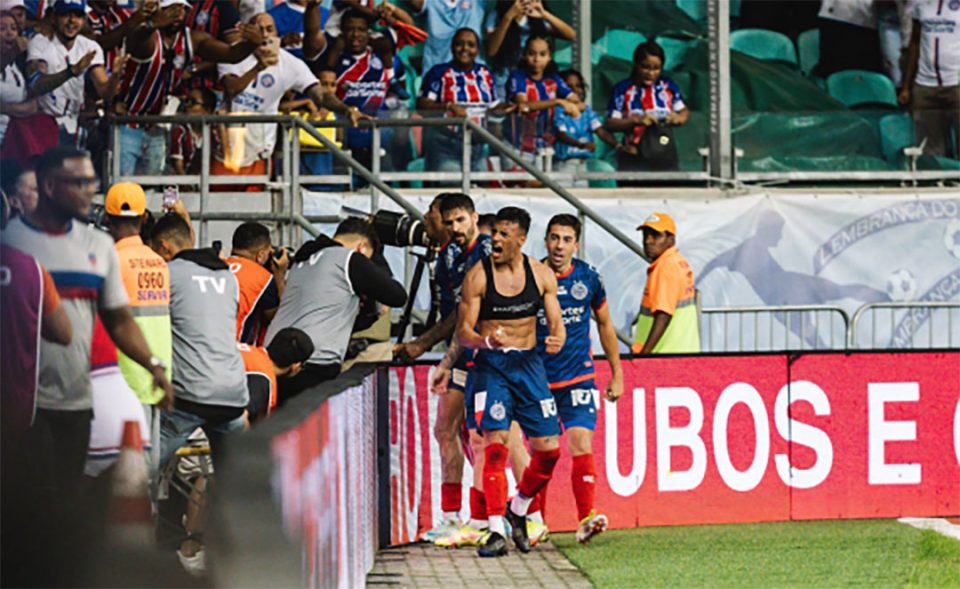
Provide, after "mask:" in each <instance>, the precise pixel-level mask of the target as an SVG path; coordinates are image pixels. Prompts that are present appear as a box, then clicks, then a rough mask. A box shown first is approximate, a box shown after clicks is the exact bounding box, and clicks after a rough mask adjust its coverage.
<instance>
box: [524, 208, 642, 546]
mask: <svg viewBox="0 0 960 589" xmlns="http://www.w3.org/2000/svg"><path fill="white" fill-rule="evenodd" d="M544 242H545V245H546V247H547V258H546V260H545V261H546V263H547V266H549V268H550V269H551V270H553V272H554V274H556V277H557V298H558V299H559V301H560V309H561V311H562V314H563V325H564V328H565V329H566V332H567V341H566V344H564V346H563V349H562V350H560V352H559V353H558V354H550V353H548V351H549V350H548V347H547V344H546V342H547V340H548V339H549V336H550V328H549V324H548V321H547V317H546V316H545V314H544V313H543V312H542V311H541V312H540V313H539V315H538V321H537V340H538V342H539V343H538V345H537V349H538V351H539V352H540V355H541V357H542V358H543V364H544V367H545V368H546V371H547V378H548V379H549V382H550V390H551V391H552V392H553V397H554V399H556V401H557V410H558V412H559V414H560V422H561V423H562V424H563V429H564V431H565V432H566V434H567V445H568V446H569V447H570V454H571V455H572V456H573V472H572V473H571V482H572V486H573V496H574V498H575V499H576V503H577V518H578V519H579V520H580V525H579V527H578V528H577V542H580V543H585V542H588V541H589V540H590V539H591V538H593V537H594V536H596V535H597V534H599V533H600V532H603V531H604V530H606V529H607V516H605V515H602V514H598V513H597V512H596V510H595V509H594V503H593V500H594V495H595V492H596V476H597V475H596V466H595V464H594V460H593V429H594V426H595V425H596V423H597V410H598V409H599V408H600V395H599V392H598V390H597V388H596V385H595V384H594V378H595V375H596V373H595V370H594V365H593V354H592V353H591V351H590V348H591V345H590V315H591V313H594V314H595V316H596V319H597V327H598V331H599V332H600V344H601V345H602V346H603V351H604V353H605V354H606V355H607V362H609V363H610V374H611V377H610V382H609V383H607V389H606V395H605V396H606V398H607V400H609V401H616V400H617V399H619V398H620V395H622V394H623V372H622V371H621V369H620V350H619V349H618V348H617V332H616V329H615V328H614V325H613V320H612V319H611V318H610V309H609V308H608V307H607V293H606V291H605V290H604V288H603V280H602V279H601V278H600V274H599V273H598V272H597V271H596V269H595V268H594V267H593V266H591V265H590V264H587V263H586V262H583V261H582V260H578V259H574V257H573V256H574V254H576V253H577V250H578V249H579V248H580V220H579V219H577V218H576V217H574V216H573V215H567V214H563V215H556V216H554V217H553V218H552V219H550V223H549V224H548V225H547V235H546V238H545V239H544Z"/></svg>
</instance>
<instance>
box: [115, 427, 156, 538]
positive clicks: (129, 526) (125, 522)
mask: <svg viewBox="0 0 960 589" xmlns="http://www.w3.org/2000/svg"><path fill="white" fill-rule="evenodd" d="M109 521H110V526H109V529H110V532H109V533H110V538H111V540H112V541H114V542H122V543H123V544H124V545H126V546H132V545H140V546H152V545H153V518H152V517H151V512H150V497H149V496H148V494H147V462H146V460H145V459H144V456H143V438H142V437H140V424H139V423H138V422H136V421H127V422H125V423H124V424H123V441H122V443H121V444H120V456H119V457H117V463H116V464H115V465H114V466H113V484H112V485H111V490H110V511H109Z"/></svg>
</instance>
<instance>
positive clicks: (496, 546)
mask: <svg viewBox="0 0 960 589" xmlns="http://www.w3.org/2000/svg"><path fill="white" fill-rule="evenodd" d="M529 229H530V215H529V214H528V213H527V212H526V211H525V210H523V209H521V208H517V207H505V208H503V209H500V211H499V212H497V222H496V225H495V226H494V230H493V236H492V245H493V247H492V251H491V253H490V257H489V258H485V259H483V260H481V262H480V264H477V265H476V266H474V267H473V268H472V269H471V270H470V272H468V273H467V277H466V278H465V279H464V283H463V291H462V298H461V301H460V307H459V310H458V318H457V340H458V341H459V342H460V344H461V345H462V346H464V347H466V348H470V349H474V350H477V352H476V356H475V358H474V373H473V376H474V382H473V396H474V403H475V407H476V408H478V409H482V410H481V411H480V415H479V419H478V420H477V421H478V423H477V425H478V429H480V430H481V431H482V432H483V438H484V445H485V449H484V465H483V492H484V496H485V498H486V506H487V517H488V520H489V525H490V536H489V537H488V539H487V541H486V543H485V544H484V545H483V546H481V547H480V548H479V550H478V551H477V554H478V555H480V556H485V557H492V556H504V555H506V554H507V542H506V538H505V536H506V529H505V525H504V517H506V518H507V519H508V520H509V521H510V525H511V526H512V528H513V532H512V536H513V542H514V544H515V545H516V547H517V549H518V550H520V551H521V552H529V551H530V540H529V538H528V537H527V522H526V514H527V510H528V509H529V507H530V503H531V501H532V500H533V498H534V497H535V496H536V495H537V493H539V492H540V490H541V489H543V487H544V486H545V485H546V484H547V483H548V482H549V481H550V477H551V476H552V474H553V468H554V466H556V463H557V459H558V458H559V457H560V447H559V446H560V444H559V434H560V427H559V423H558V422H557V406H556V402H555V401H554V398H553V395H552V394H551V393H550V389H549V387H548V386H547V375H546V372H545V371H544V368H543V361H542V360H541V358H540V354H538V353H537V350H536V344H537V334H536V323H537V312H538V311H539V310H540V307H541V306H543V307H544V310H545V316H546V321H547V323H548V325H549V326H550V335H549V336H547V337H546V338H545V339H544V350H545V351H546V352H547V353H549V354H556V353H557V352H559V351H560V349H561V348H562V347H563V343H564V340H565V339H566V334H565V331H564V327H563V319H562V317H561V314H560V313H561V312H560V303H559V302H558V301H557V279H556V277H555V276H554V273H553V272H551V271H550V269H549V268H547V267H546V266H544V265H543V264H541V263H540V262H538V261H536V260H531V259H530V258H529V257H527V256H526V255H524V254H523V252H522V251H521V248H522V247H523V244H524V243H525V242H526V239H527V231H529ZM512 421H517V423H519V424H520V427H521V428H522V429H523V431H524V433H525V434H526V435H527V437H528V439H529V441H530V446H531V448H532V449H533V456H532V458H531V461H530V466H528V467H527V469H526V470H525V471H524V473H523V477H522V478H521V480H520V483H519V484H518V485H517V495H516V496H514V498H513V500H512V501H511V503H510V506H509V508H508V507H507V476H506V463H507V458H508V450H507V446H506V444H507V440H508V435H509V430H510V423H511V422H512Z"/></svg>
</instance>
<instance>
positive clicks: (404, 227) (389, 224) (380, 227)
mask: <svg viewBox="0 0 960 589" xmlns="http://www.w3.org/2000/svg"><path fill="white" fill-rule="evenodd" d="M372 223H373V228H374V230H375V231H376V232H377V237H379V238H380V241H381V242H382V243H383V244H384V245H392V246H396V247H407V246H411V245H419V246H423V247H430V246H431V245H432V243H433V242H432V241H431V240H430V238H429V237H428V236H427V228H426V227H425V226H424V224H423V221H420V220H419V219H416V218H414V217H412V216H410V215H407V214H403V213H395V212H393V211H377V212H376V213H375V214H374V215H373V219H372Z"/></svg>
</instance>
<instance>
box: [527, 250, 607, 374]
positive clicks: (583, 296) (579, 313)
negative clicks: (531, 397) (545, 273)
mask: <svg viewBox="0 0 960 589" xmlns="http://www.w3.org/2000/svg"><path fill="white" fill-rule="evenodd" d="M557 298H558V299H559V301H560V310H561V313H562V315H563V326H564V327H565V328H566V331H567V339H566V342H564V344H563V348H562V349H561V350H560V351H559V352H558V353H556V354H547V353H546V351H545V347H544V343H543V342H544V340H545V339H546V337H547V336H548V335H550V329H549V327H548V326H547V317H546V314H545V313H544V310H543V309H542V308H541V309H540V311H539V313H537V351H539V352H540V354H541V356H542V357H543V365H544V367H545V368H546V369H547V380H549V382H550V388H551V389H559V388H563V387H567V386H570V385H574V384H577V383H580V382H584V381H587V380H590V379H592V378H594V377H595V376H596V371H595V370H594V367H593V352H592V351H591V342H590V315H591V313H592V312H593V311H596V310H598V309H601V308H603V306H604V305H606V304H607V291H606V290H605V289H604V288H603V279H601V278H600V273H599V272H597V270H596V268H594V267H593V266H591V265H590V264H588V263H586V262H584V261H583V260H577V259H574V260H573V263H572V264H571V266H570V269H569V270H567V272H566V273H565V274H563V275H558V276H557Z"/></svg>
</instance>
